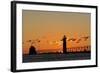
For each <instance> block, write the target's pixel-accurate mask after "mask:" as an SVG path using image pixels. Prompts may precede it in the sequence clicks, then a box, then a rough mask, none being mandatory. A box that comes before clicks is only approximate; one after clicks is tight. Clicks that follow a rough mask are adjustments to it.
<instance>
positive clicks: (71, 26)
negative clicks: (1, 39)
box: [22, 10, 91, 54]
mask: <svg viewBox="0 0 100 73" xmlns="http://www.w3.org/2000/svg"><path fill="white" fill-rule="evenodd" d="M90 16H91V15H90V14H89V13H76V12H54V11H35V10H23V11H22V26H23V28H22V33H23V34H22V38H23V40H22V41H23V45H22V47H23V54H27V53H28V52H29V47H30V46H31V44H32V45H33V46H34V47H35V48H36V50H37V51H38V52H50V51H51V52H56V51H61V50H62V41H61V40H62V38H63V36H64V35H66V37H67V47H78V46H86V45H90V43H91V41H90V39H89V37H91V36H90V35H91V33H90V27H91V26H90V24H91V23H90V22H91V21H90V18H91V17H90ZM84 37H88V39H87V40H85V39H84ZM71 39H74V41H73V40H72V41H71ZM78 40H80V42H78Z"/></svg>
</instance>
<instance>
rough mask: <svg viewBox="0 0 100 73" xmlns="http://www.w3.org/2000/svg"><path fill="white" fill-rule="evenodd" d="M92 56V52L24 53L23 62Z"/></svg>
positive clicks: (79, 58)
mask: <svg viewBox="0 0 100 73" xmlns="http://www.w3.org/2000/svg"><path fill="white" fill-rule="evenodd" d="M90 58H91V53H90V52H86V53H68V54H39V55H23V62H24V63H27V62H44V61H63V60H86V59H90Z"/></svg>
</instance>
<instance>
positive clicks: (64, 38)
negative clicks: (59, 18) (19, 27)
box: [62, 35, 67, 54]
mask: <svg viewBox="0 0 100 73" xmlns="http://www.w3.org/2000/svg"><path fill="white" fill-rule="evenodd" d="M66 39H67V38H66V36H65V35H64V36H63V39H62V41H63V53H64V54H66V53H67V48H66V46H67V45H66V43H67V42H66Z"/></svg>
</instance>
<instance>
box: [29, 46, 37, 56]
mask: <svg viewBox="0 0 100 73" xmlns="http://www.w3.org/2000/svg"><path fill="white" fill-rule="evenodd" d="M36 54H37V52H36V48H35V47H34V46H32V45H31V47H30V48H29V55H36Z"/></svg>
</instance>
